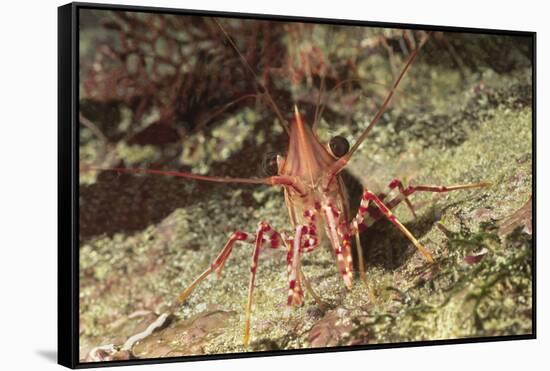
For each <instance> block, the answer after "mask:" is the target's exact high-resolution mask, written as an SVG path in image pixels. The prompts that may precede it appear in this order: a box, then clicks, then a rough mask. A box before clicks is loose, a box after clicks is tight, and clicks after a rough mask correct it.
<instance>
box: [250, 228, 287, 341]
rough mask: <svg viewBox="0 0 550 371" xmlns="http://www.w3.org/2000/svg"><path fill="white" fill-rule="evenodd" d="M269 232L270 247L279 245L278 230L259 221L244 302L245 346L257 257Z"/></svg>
mask: <svg viewBox="0 0 550 371" xmlns="http://www.w3.org/2000/svg"><path fill="white" fill-rule="evenodd" d="M269 232H273V233H271V236H270V243H271V248H274V249H276V248H278V247H279V238H280V235H279V233H278V232H276V231H274V230H273V229H272V228H271V226H270V225H269V224H267V223H265V222H260V224H259V225H258V229H257V231H256V241H255V243H254V251H253V252H252V262H251V264H250V281H249V284H248V300H247V302H246V312H245V325H244V337H243V343H244V345H245V346H247V345H248V343H249V341H250V317H251V315H252V298H253V294H254V283H255V282H256V270H257V268H258V258H259V256H260V249H261V247H262V246H263V245H264V243H265V240H264V234H266V233H269Z"/></svg>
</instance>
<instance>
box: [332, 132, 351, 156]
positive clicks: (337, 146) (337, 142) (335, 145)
mask: <svg viewBox="0 0 550 371" xmlns="http://www.w3.org/2000/svg"><path fill="white" fill-rule="evenodd" d="M328 145H329V147H330V151H331V152H332V154H333V155H334V156H335V157H338V158H340V157H342V156H343V155H345V154H346V153H348V151H349V143H348V141H347V140H346V138H344V137H343V136H340V135H337V136H335V137H332V139H331V140H330V142H329V143H328Z"/></svg>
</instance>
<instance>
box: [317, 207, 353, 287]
mask: <svg viewBox="0 0 550 371" xmlns="http://www.w3.org/2000/svg"><path fill="white" fill-rule="evenodd" d="M323 212H324V214H325V221H326V229H327V235H328V236H329V239H330V243H331V245H332V248H333V250H334V253H335V255H336V264H337V265H338V271H339V272H340V274H341V275H342V278H343V279H344V284H345V285H346V287H347V288H348V289H350V290H351V287H352V278H353V260H352V257H351V234H350V231H349V228H348V226H347V222H346V221H345V220H344V218H343V213H341V212H340V211H339V210H337V209H336V208H335V207H334V206H332V205H330V204H329V205H326V206H324V207H323Z"/></svg>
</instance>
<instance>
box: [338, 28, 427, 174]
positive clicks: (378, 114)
mask: <svg viewBox="0 0 550 371" xmlns="http://www.w3.org/2000/svg"><path fill="white" fill-rule="evenodd" d="M431 34H432V31H429V32H428V33H427V35H426V36H425V37H424V38H423V39H422V41H421V42H420V43H419V44H418V45H417V46H416V48H415V49H414V50H413V52H412V53H411V54H410V56H409V58H408V59H407V62H406V63H405V65H404V66H403V68H402V69H401V72H400V73H399V76H397V78H396V79H395V81H394V83H393V86H392V88H391V90H390V91H389V92H388V95H386V98H385V99H384V102H383V103H382V106H381V107H380V108H379V109H378V112H376V115H374V117H373V119H372V120H371V122H370V124H369V126H367V128H366V129H365V130H364V131H363V133H361V135H360V136H359V138H358V139H357V141H356V142H355V144H354V145H353V146H352V147H351V149H350V150H349V152H348V153H347V154H346V155H345V156H343V157H342V159H345V160H343V162H344V165H345V163H347V161H348V160H349V159H350V158H351V156H352V155H353V154H354V153H355V151H357V148H359V146H360V145H361V143H363V141H364V140H365V139H366V138H367V136H368V135H369V133H370V132H371V130H372V128H373V127H374V125H376V123H377V122H378V120H379V119H380V117H381V116H382V114H383V113H384V112H386V109H387V108H388V105H389V103H390V101H391V99H392V97H393V95H394V93H395V90H396V89H397V86H399V83H400V82H401V79H403V76H405V72H407V70H408V69H409V67H410V66H411V64H412V63H413V62H414V60H415V59H416V56H417V55H418V52H419V50H420V48H422V46H423V45H424V44H425V43H426V41H428V39H429V38H430V35H431Z"/></svg>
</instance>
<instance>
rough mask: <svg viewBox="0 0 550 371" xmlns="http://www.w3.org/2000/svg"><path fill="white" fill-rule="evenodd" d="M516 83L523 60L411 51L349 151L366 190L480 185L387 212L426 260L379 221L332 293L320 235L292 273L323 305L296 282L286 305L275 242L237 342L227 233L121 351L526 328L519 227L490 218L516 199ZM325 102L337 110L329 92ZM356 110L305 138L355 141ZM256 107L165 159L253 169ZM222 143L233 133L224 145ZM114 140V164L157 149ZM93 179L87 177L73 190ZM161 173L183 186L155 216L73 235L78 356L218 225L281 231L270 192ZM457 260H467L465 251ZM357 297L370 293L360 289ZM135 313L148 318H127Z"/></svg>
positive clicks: (115, 332) (525, 264)
mask: <svg viewBox="0 0 550 371" xmlns="http://www.w3.org/2000/svg"><path fill="white" fill-rule="evenodd" d="M397 62H398V61H397ZM397 62H396V63H397ZM380 63H381V61H380V60H378V59H376V58H375V59H374V60H371V61H370V62H368V63H367V62H366V65H365V66H364V68H363V69H364V70H365V71H370V72H372V70H373V69H376V68H382V67H380V66H379V65H380ZM397 64H398V65H399V63H397ZM387 68H388V67H387V66H385V67H384V69H387ZM428 82H429V83H428ZM531 83H532V82H531V80H530V68H518V69H516V70H514V71H513V72H510V73H507V74H498V73H495V72H494V71H492V70H490V69H484V70H483V71H481V72H471V73H469V74H468V75H467V76H466V77H465V78H464V77H463V76H462V75H461V73H459V72H457V71H455V70H449V69H448V68H447V67H445V66H443V67H442V66H434V65H430V64H429V63H422V61H420V62H419V63H418V64H417V65H415V66H414V68H413V69H412V70H411V76H410V78H409V79H408V80H405V81H404V83H403V85H402V86H401V87H400V89H401V90H402V91H404V92H405V93H403V96H401V97H399V96H398V97H397V98H398V99H397V102H396V104H395V105H394V107H393V108H392V109H390V110H389V111H388V112H387V113H386V114H384V116H383V117H382V119H381V122H380V124H379V125H378V126H377V127H375V129H374V130H373V132H372V135H371V136H370V137H369V138H368V140H367V141H366V142H365V143H364V144H363V146H362V147H361V148H360V150H359V151H358V152H357V153H356V155H355V156H354V158H353V160H352V162H351V163H350V165H349V167H348V168H349V169H348V170H349V172H350V174H351V175H352V176H354V177H355V178H356V179H357V181H359V182H360V183H362V184H363V185H364V186H367V187H369V188H370V189H378V190H381V189H383V186H384V185H385V184H387V183H388V182H389V181H390V180H391V179H393V178H395V177H398V178H400V179H403V180H404V181H405V182H406V183H410V184H438V185H439V184H444V185H448V184H457V183H458V184H461V183H472V182H479V181H487V182H490V183H491V186H490V187H488V188H484V189H479V190H471V191H460V192H452V193H449V194H443V195H436V196H434V195H433V194H427V193H424V194H422V193H419V194H415V195H414V196H412V199H413V200H414V203H415V204H417V205H419V206H422V207H420V208H419V210H418V211H417V213H418V217H417V218H413V217H412V216H411V215H410V213H409V212H408V210H407V209H406V208H405V207H402V206H401V207H399V208H398V209H397V210H396V215H397V216H398V218H400V219H401V220H402V221H403V222H404V223H405V225H406V226H407V227H408V228H409V229H410V230H411V231H412V232H413V234H415V236H416V237H418V238H419V240H420V241H421V242H422V243H423V244H424V245H425V246H426V247H427V248H428V249H429V250H430V251H431V252H432V253H433V255H434V257H435V260H436V262H435V264H433V265H429V264H427V263H426V262H425V261H424V260H423V259H422V257H421V256H420V255H419V254H418V253H416V251H415V250H414V247H412V246H411V245H410V243H409V242H408V241H407V240H406V239H404V238H403V237H402V236H401V235H400V234H399V233H398V232H396V231H395V229H394V228H393V226H392V225H390V224H389V223H386V222H385V221H380V222H377V223H376V224H375V225H374V226H373V227H371V228H370V229H369V230H368V231H367V232H366V233H365V234H363V235H362V241H363V244H362V248H363V250H364V256H366V265H367V272H366V279H367V281H368V285H369V288H367V287H366V286H365V285H364V284H363V283H362V282H361V281H360V280H359V279H355V282H354V288H353V290H351V291H348V290H346V289H345V287H344V285H343V284H342V282H341V278H340V276H339V275H338V273H337V270H336V267H335V264H334V261H333V259H332V256H331V254H330V252H329V251H328V249H326V248H324V247H323V248H320V249H318V250H317V251H315V252H313V253H311V254H306V255H304V257H303V270H304V274H305V275H306V277H308V279H309V281H310V283H311V286H312V287H313V289H314V290H315V292H316V293H317V294H318V295H319V296H320V297H321V298H322V300H323V301H324V302H325V303H326V307H325V308H321V307H320V306H319V305H318V304H317V303H316V302H315V300H313V298H312V297H311V295H308V294H306V298H305V303H304V305H302V306H300V307H297V308H287V306H286V295H287V291H288V283H287V269H286V263H285V259H286V252H285V251H282V250H281V249H279V250H266V251H263V252H262V254H261V256H260V263H259V268H258V275H257V282H256V285H257V287H256V289H255V294H254V313H253V319H252V331H251V334H252V342H251V344H250V346H249V347H244V346H243V345H242V336H243V326H244V308H245V304H246V295H247V287H248V279H249V269H250V255H251V250H250V248H249V246H247V245H239V246H237V247H236V248H235V249H234V250H233V252H232V255H231V258H230V259H229V261H228V262H227V264H226V266H225V267H224V270H223V274H222V275H221V277H220V278H219V279H218V278H217V277H216V275H215V274H213V275H211V276H210V277H208V278H207V279H206V280H205V281H204V282H202V284H201V285H199V286H198V287H197V289H196V290H195V291H194V292H193V294H192V295H191V296H190V297H189V298H188V300H186V301H185V303H183V304H182V305H179V306H175V307H173V308H175V309H174V312H173V319H172V321H171V322H170V324H168V325H167V326H166V327H165V328H163V329H162V330H160V331H158V332H157V333H155V334H154V335H152V336H151V337H150V338H147V339H145V340H143V341H141V342H140V343H138V344H137V345H136V347H135V350H134V353H133V355H134V356H136V357H143V358H149V357H161V356H174V355H190V354H213V353H231V352H244V351H251V350H274V349H296V348H309V347H318V346H334V345H348V344H375V343H389V342H404V341H419V340H436V339H456V338H472V337H485V336H497V335H515V334H529V333H532V331H533V329H532V321H533V319H532V318H531V314H532V311H531V310H532V294H533V293H532V282H531V274H532V271H531V269H532V248H533V247H532V240H531V236H530V235H529V234H527V233H525V232H523V231H522V230H521V228H517V229H515V230H514V231H513V232H512V233H511V234H509V235H507V236H502V235H500V234H499V232H498V227H497V221H500V220H503V219H506V218H507V217H509V216H510V215H512V214H513V213H514V212H515V211H516V210H518V209H520V208H521V207H522V206H523V205H524V204H525V203H526V202H527V201H528V200H529V199H530V197H531V192H532V173H531V169H532V148H531V143H532V131H531V123H532V107H531V106H530V101H531V96H530V86H531ZM297 94H299V92H297ZM422 97H423V98H424V99H423V100H420V99H421V98H422ZM419 101H421V102H423V103H422V104H419V103H418V102H419ZM335 106H336V108H334V109H335V110H337V109H338V107H337V106H338V103H335ZM355 108H356V110H355V112H354V113H353V114H352V115H351V118H350V119H349V121H347V122H341V123H335V122H328V121H322V122H321V125H320V128H319V134H320V137H321V138H322V139H325V140H326V139H327V138H329V137H330V135H333V134H334V133H335V132H337V133H338V134H341V135H344V136H346V137H347V138H348V139H349V140H350V141H352V140H353V138H355V137H357V134H358V133H360V132H361V130H362V129H364V128H365V127H366V125H368V122H369V120H370V118H371V115H372V108H371V102H370V101H369V100H367V99H365V100H359V101H358V102H357V104H356V106H355ZM256 119H257V118H256V117H255V116H254V115H253V114H252V113H251V112H248V111H247V110H243V111H242V112H240V113H238V114H236V115H235V116H234V117H232V118H230V119H228V120H226V121H224V122H223V123H221V124H220V125H219V126H218V127H217V128H216V130H215V131H214V132H207V134H205V133H202V132H199V133H197V134H196V135H194V136H190V137H188V139H187V140H188V141H189V142H193V140H194V139H195V140H196V143H199V148H200V150H199V151H194V152H183V156H182V157H181V158H179V161H180V163H184V164H186V165H189V166H191V167H192V169H193V170H195V171H197V172H200V173H212V172H213V171H216V170H221V173H216V175H227V176H230V175H238V174H235V172H236V171H239V170H238V168H239V167H242V166H243V164H245V165H247V166H248V167H249V168H252V169H253V171H257V169H258V167H259V166H260V165H259V164H260V163H261V160H262V156H263V155H264V153H265V152H268V151H269V150H270V149H271V148H270V147H269V146H270V145H272V144H269V145H266V146H262V145H263V144H264V141H266V140H267V139H269V136H270V135H273V136H277V135H280V133H281V130H280V128H279V127H278V126H277V125H273V127H271V126H269V129H268V131H260V132H255V131H254V130H250V125H253V124H254V121H255V120H256ZM243 125H244V126H247V128H246V130H245V129H242V127H243ZM81 132H82V135H83V136H84V139H85V141H84V142H83V145H82V150H81V156H82V157H81V159H83V160H90V159H93V158H94V156H95V152H94V148H98V147H97V146H98V143H97V142H96V141H94V139H93V137H92V136H90V135H89V133H86V130H85V129H83V130H81ZM228 139H236V140H235V141H234V142H232V145H231V146H226V143H225V142H226V141H227V140H228ZM178 145H179V144H178ZM281 147H282V148H283V149H284V145H282V146H281ZM121 148H123V149H124V150H121V151H118V150H117V151H116V156H118V157H119V158H122V159H124V160H125V162H126V163H127V164H130V163H132V164H139V165H146V164H148V163H150V162H151V161H154V160H155V159H158V156H159V155H158V153H159V151H158V150H152V149H151V148H144V151H143V153H140V151H139V150H138V151H137V152H136V151H134V150H135V148H132V147H131V146H121ZM186 148H187V146H186ZM266 148H267V149H266ZM279 149H281V148H279ZM209 154H212V155H211V156H210V155H209ZM136 178H138V179H146V178H147V177H141V176H140V177H136ZM153 178H154V177H153ZM96 181H97V180H96V178H95V177H93V178H91V179H87V180H86V181H85V182H82V184H81V187H89V186H90V185H94V184H95V182H96ZM143 181H144V182H145V181H146V180H143ZM147 181H148V182H153V183H156V182H158V184H159V188H160V187H161V186H163V185H164V184H165V182H166V179H163V180H155V179H152V180H147ZM172 181H173V182H176V180H175V179H173V180H172ZM107 184H116V183H107ZM140 184H141V183H140ZM175 184H176V185H175V187H187V188H185V189H187V190H188V193H189V194H190V195H191V196H190V197H189V199H186V201H185V202H184V203H183V204H181V205H178V207H175V208H173V209H170V208H166V210H169V212H168V211H167V212H166V215H163V216H162V217H161V218H159V219H158V220H154V221H151V222H150V223H148V224H147V225H145V226H143V227H142V228H139V229H138V228H136V229H134V230H129V231H128V230H120V231H118V232H116V233H98V234H95V235H93V236H87V237H86V238H82V241H81V247H80V321H81V322H80V323H81V326H80V349H81V352H80V354H81V358H82V359H84V357H85V356H86V354H87V352H88V351H89V350H90V349H91V348H93V347H95V346H98V345H102V344H107V343H113V344H118V345H120V344H122V343H123V342H124V341H125V340H126V339H127V338H128V337H129V336H131V335H133V334H135V333H137V332H139V331H141V330H142V329H143V328H144V326H145V324H146V323H147V322H151V321H152V320H153V319H154V318H155V315H158V314H160V313H163V312H164V311H166V310H168V309H169V308H172V307H171V305H173V304H174V302H175V298H176V297H177V295H178V294H179V292H180V291H181V290H182V289H183V288H185V287H186V286H187V285H188V284H189V283H190V282H192V281H193V279H194V278H196V277H197V276H198V275H199V274H200V273H201V272H203V271H204V270H205V269H206V268H207V267H208V266H209V265H210V264H211V262H212V261H213V260H214V259H215V257H216V256H217V254H218V253H219V251H220V249H221V248H222V247H223V245H224V244H225V242H226V240H227V238H228V237H229V235H230V234H231V233H232V232H233V231H235V230H244V231H254V230H255V229H256V226H257V223H258V222H259V221H260V220H266V221H269V223H270V224H271V225H273V226H274V227H275V228H277V229H280V230H288V229H289V228H290V225H289V221H288V216H287V211H286V208H285V206H284V201H283V195H282V191H281V190H280V189H276V188H268V187H262V186H260V187H252V186H243V187H238V186H234V185H230V186H228V185H215V186H205V187H203V186H200V185H195V184H193V182H185V181H183V182H182V181H177V183H175ZM140 187H141V188H140ZM142 189H143V186H135V187H133V188H131V192H130V191H125V190H122V189H116V188H109V187H103V188H100V190H101V191H102V192H107V191H108V192H112V193H113V194H114V195H121V194H123V193H124V192H127V193H128V192H130V193H129V195H128V197H130V198H131V197H133V194H134V192H135V193H138V192H141V190H142ZM155 189H156V188H155ZM164 189H165V191H164V192H166V193H170V192H171V189H167V188H164ZM95 192H98V191H95ZM161 192H162V191H161ZM98 197H99V195H98ZM148 197H150V198H152V200H150V201H149V202H145V201H144V204H143V206H142V207H143V208H147V207H149V208H154V207H158V206H159V205H164V204H166V203H170V202H172V201H170V200H172V199H171V198H163V195H157V194H151V195H149V196H148ZM166 197H170V196H166ZM93 205H94V204H93V203H90V202H88V203H83V206H82V207H81V213H93V212H94V211H95V209H93V208H92V207H93ZM88 206H90V208H87V207H88ZM138 210H139V209H138ZM113 212H116V211H115V210H113ZM472 256H476V257H479V258H471V257H472ZM472 259H473V260H476V259H479V261H475V262H474V263H468V261H470V262H471V261H472ZM371 293H374V300H370V299H369V297H370V295H369V294H371ZM137 311H145V312H147V314H144V315H143V316H138V317H136V316H135V313H136V312H137ZM197 319H200V320H197ZM209 319H212V321H210V320H209Z"/></svg>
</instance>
